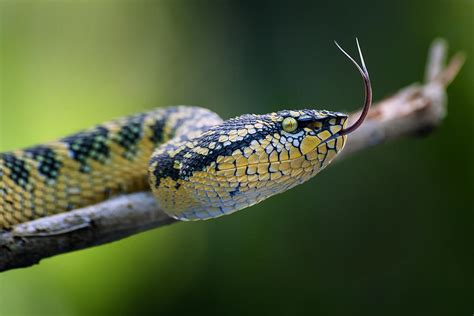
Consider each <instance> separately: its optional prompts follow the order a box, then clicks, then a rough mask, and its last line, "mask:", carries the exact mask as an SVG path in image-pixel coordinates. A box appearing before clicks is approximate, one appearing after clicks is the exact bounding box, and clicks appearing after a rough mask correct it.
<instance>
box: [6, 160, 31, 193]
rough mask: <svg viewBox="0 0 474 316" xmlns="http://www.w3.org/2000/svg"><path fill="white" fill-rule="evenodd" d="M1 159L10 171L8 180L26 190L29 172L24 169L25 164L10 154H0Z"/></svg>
mask: <svg viewBox="0 0 474 316" xmlns="http://www.w3.org/2000/svg"><path fill="white" fill-rule="evenodd" d="M2 159H3V160H4V161H5V166H6V167H7V168H8V169H10V174H9V178H10V179H12V180H13V182H15V183H16V184H17V185H18V186H20V187H22V188H23V189H26V185H27V184H28V179H29V177H30V172H29V171H28V169H26V162H25V161H24V160H22V159H20V158H17V157H15V155H13V154H11V153H0V160H2Z"/></svg>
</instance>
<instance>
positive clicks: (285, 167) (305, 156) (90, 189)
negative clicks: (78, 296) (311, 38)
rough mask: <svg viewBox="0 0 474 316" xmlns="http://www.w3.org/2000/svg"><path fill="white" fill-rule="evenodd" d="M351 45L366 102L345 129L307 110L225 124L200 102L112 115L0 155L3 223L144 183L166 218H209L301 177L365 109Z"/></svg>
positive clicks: (326, 158)
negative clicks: (45, 140)
mask: <svg viewBox="0 0 474 316" xmlns="http://www.w3.org/2000/svg"><path fill="white" fill-rule="evenodd" d="M336 45H337V43H336ZM338 47H339V45H338ZM357 47H358V49H359V55H360V58H361V63H362V65H361V66H359V65H358V64H357V63H356V62H355V61H354V59H352V58H351V57H350V56H349V55H348V54H347V53H346V52H345V51H344V50H342V48H340V47H339V48H340V49H341V51H342V52H343V53H344V54H345V55H346V56H347V57H348V58H349V59H350V60H351V61H352V62H353V63H354V64H355V65H356V66H357V68H358V70H359V71H360V73H361V74H362V77H363V79H364V83H365V94H366V97H365V105H364V108H363V111H362V113H361V115H360V117H359V119H358V120H357V121H356V122H355V123H354V124H353V125H352V126H351V127H346V125H347V121H348V116H347V115H346V114H343V113H338V112H332V111H319V110H312V109H304V110H283V111H279V112H273V113H269V114H264V115H255V114H246V115H242V116H239V117H236V118H232V119H229V120H226V121H223V120H222V119H221V118H220V117H219V116H218V115H217V114H215V113H213V112H211V111H210V110H208V109H205V108H200V107H194V106H176V107H168V108H159V109H155V110H152V111H149V112H145V113H140V114H136V115H132V116H128V117H124V118H121V119H116V120H113V121H110V122H106V123H103V124H100V125H98V126H95V127H93V128H91V129H88V130H84V131H81V132H79V133H76V134H73V135H70V136H67V137H64V138H61V139H59V140H57V141H53V142H49V143H46V144H42V145H37V146H33V147H29V148H26V149H21V150H15V151H10V152H4V153H0V229H9V228H11V227H12V226H13V225H15V224H18V223H22V222H26V221H30V220H33V219H36V218H39V217H43V216H48V215H51V214H55V213H61V212H66V211H69V210H73V209H77V208H80V207H83V206H86V205H90V204H94V203H97V202H99V201H103V200H105V199H107V198H109V197H111V196H114V195H117V194H120V193H126V192H134V191H140V190H146V189H147V188H148V187H151V190H152V191H153V193H154V195H155V196H156V198H157V200H158V202H159V204H160V207H161V208H162V209H163V210H164V211H165V212H166V213H167V214H168V215H170V216H172V217H174V218H176V219H179V220H202V219H209V218H215V217H219V216H221V215H225V214H230V213H232V212H235V211H237V210H240V209H243V208H246V207H248V206H251V205H253V204H255V203H258V202H260V201H262V200H264V199H266V198H268V197H270V196H272V195H274V194H278V193H281V192H284V191H286V190H288V189H290V188H292V187H294V186H296V185H298V184H301V183H303V182H305V181H307V180H308V179H310V178H311V177H313V176H314V175H316V174H317V173H318V172H319V171H321V170H322V169H324V168H325V167H326V166H327V165H328V164H329V163H331V161H332V160H333V159H334V158H335V157H336V155H337V154H338V153H340V152H341V150H342V149H343V147H344V145H345V143H346V140H347V134H349V133H350V132H352V131H353V130H355V129H356V128H357V127H358V126H360V124H361V123H362V122H363V120H364V119H365V117H366V115H367V112H368V109H369V107H370V104H371V100H372V90H371V86H370V79H369V75H368V72H367V69H366V67H365V64H364V60H363V57H362V53H361V51H360V47H359V44H358V43H357ZM150 157H151V158H150Z"/></svg>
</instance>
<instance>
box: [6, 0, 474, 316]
mask: <svg viewBox="0 0 474 316" xmlns="http://www.w3.org/2000/svg"><path fill="white" fill-rule="evenodd" d="M0 10H1V11H0V23H1V29H0V43H1V47H0V49H1V51H0V52H1V56H0V58H1V59H0V65H1V69H0V76H1V78H0V79H1V86H0V87H1V99H0V101H1V103H0V150H2V151H4V150H11V149H14V148H18V147H23V146H27V145H32V144H35V143H39V142H43V141H48V140H51V139H54V138H57V137H59V136H63V135H66V134H68V133H71V132H74V131H77V130H78V129H81V128H84V127H88V126H91V125H93V124H95V123H98V122H102V121H105V120H108V119H111V118H114V117H117V116H121V115H127V114H130V113H134V112H137V111H142V110H146V109H149V108H152V107H156V106H165V105H176V104H196V105H202V106H205V107H208V108H210V109H212V110H214V111H216V112H218V113H219V114H221V115H222V116H223V117H230V116H235V115H239V114H243V113H247V112H255V113H266V112H270V111H274V110H278V109H282V108H301V107H307V106H309V107H313V108H327V109H330V110H339V111H352V110H355V109H357V108H358V107H359V106H360V105H361V102H362V97H363V95H362V94H363V90H362V87H361V82H360V78H359V74H358V73H357V72H356V70H355V69H354V67H353V66H352V65H350V64H349V63H348V61H347V60H346V59H345V57H343V56H342V54H341V53H340V52H338V50H337V49H336V47H335V46H334V45H333V43H332V41H333V40H334V39H337V40H338V41H339V42H340V43H341V44H342V46H343V47H345V48H346V49H348V50H349V51H350V52H352V53H354V52H355V44H354V37H355V36H358V37H359V39H360V41H361V45H362V48H363V50H364V52H365V58H366V61H367V65H368V68H369V70H370V74H371V78H372V81H373V86H374V91H375V99H376V100H377V99H381V98H384V97H386V96H388V95H390V94H391V93H393V92H395V91H396V90H398V89H399V88H401V87H403V86H405V85H407V84H410V83H412V82H415V81H419V80H421V79H422V77H423V72H424V64H425V61H426V55H427V54H426V53H427V49H428V47H429V45H430V43H431V41H432V40H433V39H434V38H435V37H438V36H441V37H444V38H446V39H447V40H448V41H449V43H450V45H451V48H452V51H457V50H464V51H465V52H466V53H467V56H468V60H467V63H466V65H465V67H464V68H463V70H462V72H461V73H460V75H459V77H458V78H457V79H456V80H455V81H454V83H453V84H452V85H451V86H450V87H449V89H448V94H449V115H448V117H447V119H446V120H445V121H444V122H443V124H442V126H441V127H440V128H439V129H437V130H436V131H435V132H434V133H432V134H430V135H429V136H428V137H426V138H420V139H409V140H403V141H399V142H395V143H390V144H386V145H383V146H378V147H376V148H373V149H371V150H367V151H366V152H364V153H362V154H358V155H356V156H353V157H351V158H350V159H347V160H345V161H344V162H341V163H338V164H337V165H334V166H332V167H331V168H329V169H328V170H326V171H325V172H323V173H322V174H320V175H319V176H318V177H316V178H315V179H313V180H312V181H310V182H308V183H306V184H305V185H302V186H299V187H297V188H295V189H293V190H291V191H289V192H286V193H284V194H281V195H278V196H276V197H274V198H271V199H269V200H267V201H265V202H264V203H261V204H258V205H256V206H253V207H251V208H250V209H247V210H245V211H241V212H238V213H236V214H234V215H232V216H226V217H224V218H220V219H217V220H212V221H207V222H202V223H180V224H177V225H171V226H169V227H165V228H160V229H156V230H153V231H149V232H146V233H142V234H139V235H136V236H133V237H131V238H127V239H126V240H122V241H119V242H115V243H112V244H108V245H105V246H100V247H96V248H92V249H87V250H83V251H77V252H74V253H70V254H65V255H61V256H57V257H54V258H51V259H47V260H44V261H42V262H41V263H40V264H39V265H37V266H34V267H30V268H27V269H20V270H13V271H9V272H6V273H2V274H1V275H0V315H1V316H7V315H8V316H10V315H148V314H150V315H151V314H158V313H160V314H161V315H172V314H202V315H213V314H219V315H243V314H251V313H252V314H268V315H295V314H312V315H314V314H317V315H400V314H402V315H414V314H416V315H472V313H474V271H473V270H474V247H473V242H474V197H473V189H474V184H473V179H474V172H473V171H474V170H473V169H474V168H473V165H474V163H473V161H474V160H473V158H474V151H473V148H474V141H473V135H474V123H473V122H474V67H473V65H474V63H473V62H472V60H473V58H474V40H473V39H474V34H473V33H474V32H473V31H474V2H473V1H471V0H453V1H448V0H445V1H432V0H426V1H408V0H406V1H370V2H368V1H365V2H364V1H347V2H341V1H332V2H331V1H307V2H302V1H284V2H279V1H255V2H250V1H249V2H244V1H240V2H237V1H236V2H230V1H99V0H96V1H93V0H89V1H87V0H83V1H72V0H71V1H66V0H64V1H21V0H19V1H5V0H3V1H0Z"/></svg>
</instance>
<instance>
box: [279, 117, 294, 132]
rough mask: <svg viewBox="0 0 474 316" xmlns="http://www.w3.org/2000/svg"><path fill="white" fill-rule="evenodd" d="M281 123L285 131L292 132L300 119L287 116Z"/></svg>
mask: <svg viewBox="0 0 474 316" xmlns="http://www.w3.org/2000/svg"><path fill="white" fill-rule="evenodd" d="M281 125H282V127H283V130H284V131H285V132H288V133H291V132H294V131H295V130H296V129H297V128H298V121H296V120H295V119H294V118H292V117H286V118H285V119H284V120H283V122H281Z"/></svg>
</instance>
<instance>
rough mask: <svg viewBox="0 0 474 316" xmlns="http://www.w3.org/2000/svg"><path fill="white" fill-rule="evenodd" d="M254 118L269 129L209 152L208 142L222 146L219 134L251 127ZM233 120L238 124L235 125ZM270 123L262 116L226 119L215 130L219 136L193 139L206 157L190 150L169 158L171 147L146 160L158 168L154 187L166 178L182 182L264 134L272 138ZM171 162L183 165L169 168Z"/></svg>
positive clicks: (272, 124)
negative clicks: (240, 127) (205, 149)
mask: <svg viewBox="0 0 474 316" xmlns="http://www.w3.org/2000/svg"><path fill="white" fill-rule="evenodd" d="M257 119H258V120H260V121H267V122H268V123H270V126H268V125H264V126H263V130H262V131H261V132H258V133H255V134H247V135H246V136H245V137H243V140H242V141H238V142H231V143H230V144H229V145H228V146H225V147H222V148H220V149H218V148H217V147H216V149H214V150H211V149H209V144H210V143H212V142H215V143H218V144H220V145H221V146H222V143H220V142H219V141H218V140H219V137H220V136H221V135H227V134H228V132H229V131H230V130H235V129H236V128H238V125H241V126H242V127H243V126H244V125H246V124H250V125H253V124H255V123H256V122H257ZM237 121H238V123H239V124H236V122H237ZM274 124H275V123H274V122H272V121H271V120H270V118H269V117H265V116H259V117H256V116H253V115H245V116H244V117H243V119H241V118H235V119H230V120H228V121H226V122H224V123H223V124H221V125H219V127H218V130H219V131H225V132H224V133H223V134H219V133H213V134H210V135H208V134H206V135H204V136H200V137H198V138H196V139H195V140H196V141H197V143H198V146H200V147H203V148H208V149H209V153H208V154H207V155H200V154H198V153H195V152H193V151H192V149H188V148H187V149H184V150H182V151H180V152H179V153H178V154H177V155H176V156H174V157H173V158H172V157H170V156H169V154H168V152H171V151H173V150H174V149H177V147H176V146H174V147H172V148H167V150H166V152H165V153H163V154H160V155H156V156H154V157H153V158H152V159H151V161H150V164H153V163H156V162H157V166H158V167H157V168H155V170H154V171H153V175H154V176H155V177H156V183H155V186H156V187H158V186H159V185H160V179H163V178H167V177H170V178H171V179H173V180H174V181H176V180H178V179H185V178H188V177H190V176H192V174H193V172H194V171H203V170H204V169H205V168H206V167H207V166H209V165H210V164H211V163H212V162H215V161H216V160H217V157H219V156H231V155H232V153H233V152H234V151H235V150H236V149H240V148H243V147H245V146H250V143H251V142H252V141H253V140H256V141H259V140H261V139H264V138H265V137H266V136H267V135H272V134H273V133H275V132H276V131H277V129H276V128H275V127H274ZM216 128H217V127H213V128H211V130H213V129H216ZM193 141H194V140H193ZM186 153H189V154H191V157H190V158H185V157H184V155H185V154H186ZM174 161H182V162H184V163H183V164H182V165H183V166H184V167H183V168H182V169H175V168H173V165H174Z"/></svg>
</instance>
